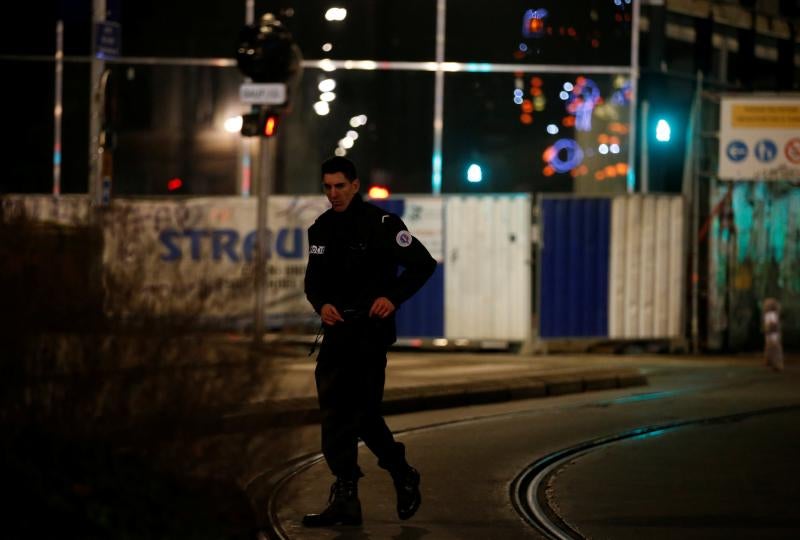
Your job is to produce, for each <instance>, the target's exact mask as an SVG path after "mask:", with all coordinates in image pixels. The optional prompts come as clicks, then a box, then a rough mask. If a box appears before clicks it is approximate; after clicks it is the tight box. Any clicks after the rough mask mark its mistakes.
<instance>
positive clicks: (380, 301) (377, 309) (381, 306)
mask: <svg viewBox="0 0 800 540" xmlns="http://www.w3.org/2000/svg"><path fill="white" fill-rule="evenodd" d="M395 309H396V308H395V307H394V304H392V301H391V300H389V299H388V298H386V297H385V296H381V297H380V298H376V299H375V301H374V302H373V303H372V307H371V308H370V310H369V316H370V317H380V318H381V319H385V318H386V317H388V316H389V315H391V314H392V313H394V310H395Z"/></svg>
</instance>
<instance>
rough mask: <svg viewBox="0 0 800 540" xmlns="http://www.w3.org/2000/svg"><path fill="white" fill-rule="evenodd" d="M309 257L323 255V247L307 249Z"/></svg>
mask: <svg viewBox="0 0 800 540" xmlns="http://www.w3.org/2000/svg"><path fill="white" fill-rule="evenodd" d="M308 253H309V255H324V254H325V246H311V247H309V248H308Z"/></svg>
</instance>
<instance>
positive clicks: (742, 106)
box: [719, 96, 800, 180]
mask: <svg viewBox="0 0 800 540" xmlns="http://www.w3.org/2000/svg"><path fill="white" fill-rule="evenodd" d="M719 178H721V179H723V180H798V179H800V98H798V97H782V96H774V97H772V96H759V97H756V96H724V97H723V98H722V100H721V102H720V125H719Z"/></svg>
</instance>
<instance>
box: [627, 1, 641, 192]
mask: <svg viewBox="0 0 800 540" xmlns="http://www.w3.org/2000/svg"><path fill="white" fill-rule="evenodd" d="M640 4H641V2H632V3H631V6H632V7H633V20H632V21H631V109H630V111H629V118H630V130H629V131H628V193H633V191H634V189H635V187H636V170H635V168H634V159H635V157H636V102H637V100H638V99H639V19H640V14H641V6H640Z"/></svg>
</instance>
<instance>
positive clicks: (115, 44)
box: [94, 21, 122, 58]
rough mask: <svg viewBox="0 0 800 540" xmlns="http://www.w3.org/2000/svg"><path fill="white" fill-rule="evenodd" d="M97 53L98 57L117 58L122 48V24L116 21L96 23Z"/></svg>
mask: <svg viewBox="0 0 800 540" xmlns="http://www.w3.org/2000/svg"><path fill="white" fill-rule="evenodd" d="M94 46H95V54H96V55H97V57H98V58H116V57H118V56H119V55H120V51H121V50H122V25H121V24H119V23H118V22H114V21H101V22H98V23H96V24H95V44H94Z"/></svg>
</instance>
